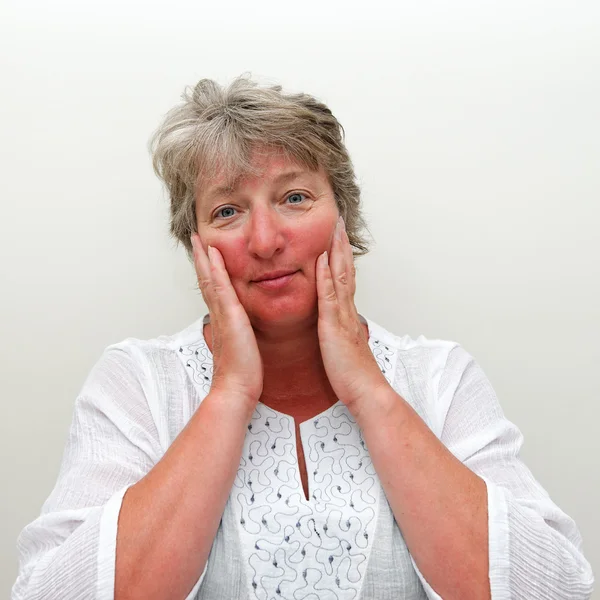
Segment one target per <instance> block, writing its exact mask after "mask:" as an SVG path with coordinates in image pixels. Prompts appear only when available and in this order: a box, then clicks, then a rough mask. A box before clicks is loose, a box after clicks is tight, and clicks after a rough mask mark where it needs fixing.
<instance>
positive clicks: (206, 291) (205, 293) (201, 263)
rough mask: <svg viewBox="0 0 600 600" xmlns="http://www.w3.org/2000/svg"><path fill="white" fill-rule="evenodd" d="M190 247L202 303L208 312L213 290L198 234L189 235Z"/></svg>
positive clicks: (206, 260) (211, 302)
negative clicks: (192, 251) (192, 252)
mask: <svg viewBox="0 0 600 600" xmlns="http://www.w3.org/2000/svg"><path fill="white" fill-rule="evenodd" d="M190 239H191V241H192V248H193V250H194V267H195V269H196V277H197V279H198V287H199V288H200V293H201V294H202V298H203V300H204V303H205V304H206V306H207V308H208V310H209V312H210V311H211V309H212V305H213V304H214V302H215V298H214V292H213V289H212V279H211V271H210V261H209V260H208V256H207V255H206V252H205V251H204V248H203V246H202V242H201V241H200V236H199V235H198V234H197V233H194V234H192V236H191V238H190Z"/></svg>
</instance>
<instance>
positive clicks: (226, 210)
mask: <svg viewBox="0 0 600 600" xmlns="http://www.w3.org/2000/svg"><path fill="white" fill-rule="evenodd" d="M234 214H235V208H233V207H231V206H224V207H223V208H221V209H219V210H218V211H217V217H223V218H224V219H228V218H229V217H233V215H234Z"/></svg>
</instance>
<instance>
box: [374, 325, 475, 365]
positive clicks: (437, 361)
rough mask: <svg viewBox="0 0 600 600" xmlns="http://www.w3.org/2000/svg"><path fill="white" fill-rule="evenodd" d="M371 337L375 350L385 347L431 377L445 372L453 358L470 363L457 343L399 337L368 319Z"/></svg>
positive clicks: (466, 354) (434, 339) (468, 356)
mask: <svg viewBox="0 0 600 600" xmlns="http://www.w3.org/2000/svg"><path fill="white" fill-rule="evenodd" d="M367 323H368V325H369V336H370V338H371V342H372V344H373V346H374V347H375V348H377V347H383V348H384V349H389V350H391V351H393V352H394V353H396V354H397V356H398V359H400V360H402V361H403V362H404V363H405V364H413V365H416V364H419V365H421V367H422V368H423V369H424V370H425V372H428V373H429V374H431V375H437V374H438V373H439V372H440V370H443V369H444V368H445V367H446V366H447V365H448V363H449V359H450V358H452V360H453V362H454V361H455V359H456V357H457V356H460V357H462V359H463V360H464V361H468V359H469V358H470V355H469V354H468V353H467V352H466V351H465V349H464V348H463V347H462V346H461V345H460V344H459V343H458V342H456V341H453V340H444V339H439V338H428V337H426V336H424V335H419V336H418V337H416V338H413V337H411V336H410V335H408V334H404V335H397V334H395V333H392V332H391V331H389V330H388V329H386V328H384V327H382V326H381V325H379V324H377V323H375V322H374V321H371V320H370V319H367Z"/></svg>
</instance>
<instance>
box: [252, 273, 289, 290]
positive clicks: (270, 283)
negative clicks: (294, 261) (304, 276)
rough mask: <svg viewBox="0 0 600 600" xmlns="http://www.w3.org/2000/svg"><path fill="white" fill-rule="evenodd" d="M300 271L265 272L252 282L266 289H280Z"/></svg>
mask: <svg viewBox="0 0 600 600" xmlns="http://www.w3.org/2000/svg"><path fill="white" fill-rule="evenodd" d="M296 273H298V271H290V270H287V271H272V272H271V273H265V274H264V275H261V276H260V277H258V278H257V279H253V280H252V283H255V284H256V285H259V286H260V287H262V288H266V289H279V288H282V287H284V286H286V285H287V284H288V283H289V282H290V281H291V280H292V279H293V277H294V275H295V274H296Z"/></svg>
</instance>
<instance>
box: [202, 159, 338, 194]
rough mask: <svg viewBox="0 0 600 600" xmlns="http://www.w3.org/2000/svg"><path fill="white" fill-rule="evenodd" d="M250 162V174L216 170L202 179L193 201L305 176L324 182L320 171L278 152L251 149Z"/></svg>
mask: <svg viewBox="0 0 600 600" xmlns="http://www.w3.org/2000/svg"><path fill="white" fill-rule="evenodd" d="M250 163H251V165H252V167H253V169H255V171H254V172H252V173H243V172H241V173H239V172H238V173H234V174H232V173H228V172H226V171H225V169H223V168H220V169H218V170H217V172H216V173H215V174H214V175H213V176H209V177H204V178H202V180H201V182H200V181H199V185H198V187H197V190H196V192H197V193H196V196H197V198H198V199H200V198H202V200H204V201H210V200H213V199H215V198H218V197H219V196H224V195H230V194H232V193H234V192H235V191H237V190H239V189H240V188H243V187H246V186H252V185H253V184H260V183H262V184H264V183H271V184H283V183H287V182H291V181H292V180H294V179H299V178H303V179H304V178H306V177H310V178H312V179H315V178H316V179H320V178H323V179H324V180H327V176H326V175H325V172H324V170H323V169H319V170H318V171H313V170H311V169H309V168H308V167H307V166H306V165H304V164H302V163H301V162H300V161H298V160H296V159H295V158H294V157H292V156H289V155H288V154H286V153H284V152H283V151H280V150H269V151H265V150H260V149H258V150H255V151H253V152H252V154H251V155H250Z"/></svg>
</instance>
